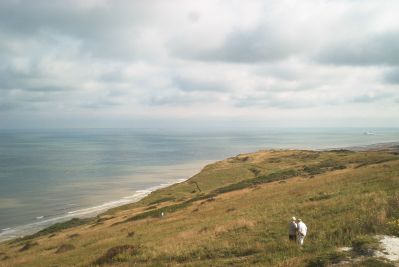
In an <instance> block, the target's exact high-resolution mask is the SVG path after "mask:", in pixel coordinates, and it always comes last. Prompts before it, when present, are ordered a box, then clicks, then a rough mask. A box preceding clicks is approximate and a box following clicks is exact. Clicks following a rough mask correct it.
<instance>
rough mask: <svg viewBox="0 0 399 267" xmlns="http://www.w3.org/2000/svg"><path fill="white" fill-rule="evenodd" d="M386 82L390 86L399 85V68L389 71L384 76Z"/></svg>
mask: <svg viewBox="0 0 399 267" xmlns="http://www.w3.org/2000/svg"><path fill="white" fill-rule="evenodd" d="M384 81H385V82H386V83H389V84H399V68H394V69H392V70H389V71H387V72H386V73H385V75H384Z"/></svg>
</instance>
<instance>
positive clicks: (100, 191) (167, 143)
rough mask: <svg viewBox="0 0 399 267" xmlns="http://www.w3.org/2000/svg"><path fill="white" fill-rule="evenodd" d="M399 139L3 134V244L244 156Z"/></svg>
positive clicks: (381, 132)
mask: <svg viewBox="0 0 399 267" xmlns="http://www.w3.org/2000/svg"><path fill="white" fill-rule="evenodd" d="M366 131H367V132H366ZM365 132H366V133H367V134H365ZM398 140H399V129H387V128H379V129H363V128H362V129H360V128H341V129H336V128H324V129H316V128H307V129H298V128H297V129H294V128H279V129H257V130H244V129H234V130H233V129H224V130H221V129H219V130H206V131H205V130H200V131H194V130H180V131H178V130H162V129H73V130H65V129H63V130H61V129H59V130H1V131H0V240H1V239H8V238H12V237H16V236H20V235H24V234H28V233H32V232H34V231H37V230H39V229H41V228H43V227H46V226H48V225H50V224H53V223H56V222H60V221H64V220H67V219H71V218H73V217H82V216H93V215H95V214H98V213H99V212H102V211H105V210H106V209H109V208H111V207H115V206H118V205H122V204H126V203H129V202H133V201H135V200H137V199H139V198H141V197H143V196H144V195H146V194H148V193H149V192H150V191H151V190H154V189H156V188H158V187H160V186H166V185H168V184H171V183H175V182H178V181H181V180H182V179H187V178H189V177H190V176H192V175H194V174H195V173H196V172H198V171H199V170H200V169H201V168H202V167H203V166H204V165H206V164H207V163H210V162H213V161H215V160H219V159H223V158H226V157H229V156H234V155H236V154H239V153H243V152H250V151H256V150H260V149H268V148H305V149H326V148H340V147H349V146H357V145H367V144H374V143H382V142H397V141H398Z"/></svg>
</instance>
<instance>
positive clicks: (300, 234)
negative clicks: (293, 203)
mask: <svg viewBox="0 0 399 267" xmlns="http://www.w3.org/2000/svg"><path fill="white" fill-rule="evenodd" d="M307 231H308V228H307V226H306V224H305V223H304V222H303V221H302V220H301V219H296V218H295V217H292V221H291V223H290V228H289V234H288V237H289V239H290V240H292V241H297V240H298V243H299V245H301V246H302V245H303V241H304V240H305V236H306V234H307Z"/></svg>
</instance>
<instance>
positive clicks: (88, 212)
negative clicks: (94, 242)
mask: <svg viewBox="0 0 399 267" xmlns="http://www.w3.org/2000/svg"><path fill="white" fill-rule="evenodd" d="M188 179H190V178H187V179H176V180H173V181H170V182H168V183H162V184H159V185H156V186H151V187H148V188H146V189H142V190H136V193H135V194H133V195H131V196H126V197H123V198H120V199H118V200H113V201H108V202H105V203H103V204H101V205H97V206H93V207H87V208H82V209H78V210H75V211H69V212H67V213H66V214H65V215H61V216H56V217H53V218H48V219H45V220H42V221H38V222H33V223H28V224H23V225H18V226H14V227H7V228H4V229H1V230H0V231H1V232H0V242H4V241H8V240H12V239H15V238H20V237H24V236H27V235H30V234H34V233H36V232H38V231H40V230H42V229H45V228H46V227H49V226H51V225H54V224H56V223H60V222H65V221H68V220H70V219H73V218H91V217H95V216H97V215H99V214H101V213H104V212H106V211H108V210H110V209H112V208H116V207H120V206H124V205H127V204H131V203H135V202H138V201H140V200H141V199H143V198H144V197H146V196H148V195H149V194H151V192H154V191H156V190H158V189H161V188H165V187H168V186H171V185H173V184H177V183H181V182H184V181H186V180H188ZM18 233H19V234H18Z"/></svg>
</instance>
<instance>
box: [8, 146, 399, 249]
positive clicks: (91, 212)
mask: <svg viewBox="0 0 399 267" xmlns="http://www.w3.org/2000/svg"><path fill="white" fill-rule="evenodd" d="M292 149H294V148H292ZM339 149H348V150H353V151H378V150H388V151H390V152H394V153H399V142H386V143H376V144H371V145H362V146H353V147H341V148H337V147H336V148H328V149H321V150H326V151H327V150H339ZM266 150H269V149H266ZM312 150H313V149H312ZM314 150H318V149H314ZM205 162H207V163H205ZM205 162H202V163H201V164H202V165H199V162H197V163H198V164H197V165H199V166H200V167H199V169H198V168H196V170H194V169H193V172H194V173H193V174H192V175H191V176H190V175H189V176H187V177H188V178H179V179H175V180H172V181H170V182H167V183H161V184H159V185H155V186H151V187H148V188H145V189H141V190H136V191H135V193H134V194H133V195H130V196H125V197H123V198H120V199H118V200H112V201H108V202H105V203H103V204H100V205H96V206H92V207H87V208H82V209H77V210H74V211H69V212H67V213H66V214H65V215H62V216H57V217H53V218H49V219H45V220H41V221H38V222H33V223H29V224H25V225H19V226H15V227H10V228H6V229H1V232H0V242H5V241H8V240H12V239H15V238H20V237H24V236H27V235H31V234H34V233H36V232H38V231H40V230H42V229H45V228H47V227H49V226H52V225H54V224H56V223H60V222H65V221H68V220H70V219H73V218H80V219H83V218H94V217H95V216H97V215H100V214H103V213H106V212H107V211H109V210H111V209H113V208H116V207H123V206H125V205H128V204H131V203H135V202H138V201H140V200H141V199H143V198H145V197H146V196H148V195H149V194H151V193H152V192H155V191H157V190H159V189H162V188H166V187H169V186H172V185H175V184H178V183H182V182H185V181H187V180H189V179H190V178H191V177H192V176H193V175H195V174H196V173H198V172H199V171H200V170H201V169H202V168H203V167H205V166H206V164H209V163H211V162H215V161H210V160H209V161H205ZM204 164H205V165H204Z"/></svg>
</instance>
